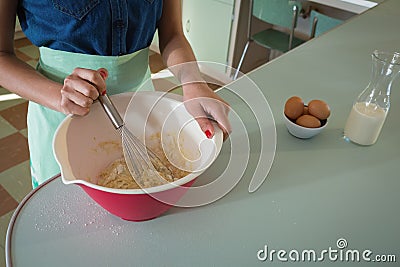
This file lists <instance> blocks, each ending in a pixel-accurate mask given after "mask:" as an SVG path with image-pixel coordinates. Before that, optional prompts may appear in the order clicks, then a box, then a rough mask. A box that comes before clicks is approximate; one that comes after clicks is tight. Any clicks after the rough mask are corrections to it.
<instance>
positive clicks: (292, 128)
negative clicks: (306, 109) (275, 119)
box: [283, 113, 328, 139]
mask: <svg viewBox="0 0 400 267" xmlns="http://www.w3.org/2000/svg"><path fill="white" fill-rule="evenodd" d="M283 118H284V121H285V125H286V127H287V129H288V131H289V133H290V134H291V135H293V136H295V137H297V138H301V139H308V138H311V137H313V136H316V135H317V134H319V133H320V132H322V130H323V129H324V128H325V127H326V125H327V124H328V120H323V121H321V127H318V128H307V127H303V126H300V125H298V124H296V123H294V122H293V121H291V120H290V119H289V118H288V117H286V115H285V113H283Z"/></svg>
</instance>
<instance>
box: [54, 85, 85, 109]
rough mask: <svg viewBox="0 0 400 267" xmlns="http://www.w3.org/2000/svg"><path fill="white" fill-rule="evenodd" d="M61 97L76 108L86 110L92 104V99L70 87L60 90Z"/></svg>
mask: <svg viewBox="0 0 400 267" xmlns="http://www.w3.org/2000/svg"><path fill="white" fill-rule="evenodd" d="M61 95H62V97H63V98H65V99H68V100H70V101H71V102H73V103H75V104H76V105H78V106H81V107H85V108H88V107H90V106H91V105H92V104H93V99H92V98H90V97H87V96H85V95H83V94H81V93H80V92H79V91H75V90H74V89H71V88H70V87H64V88H62V89H61Z"/></svg>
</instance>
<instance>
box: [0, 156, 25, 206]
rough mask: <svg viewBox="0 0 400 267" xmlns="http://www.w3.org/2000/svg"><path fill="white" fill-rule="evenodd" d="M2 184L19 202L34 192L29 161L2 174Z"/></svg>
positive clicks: (0, 175)
mask: <svg viewBox="0 0 400 267" xmlns="http://www.w3.org/2000/svg"><path fill="white" fill-rule="evenodd" d="M0 184H1V185H2V186H3V187H4V188H5V189H6V190H7V191H8V193H10V195H11V196H12V197H13V198H14V199H15V200H16V201H18V202H21V201H22V199H23V198H24V197H25V196H26V195H27V194H28V193H29V192H30V191H31V190H32V180H31V173H30V169H29V160H27V161H24V162H22V163H20V164H18V165H16V166H14V167H11V168H10V169H7V170H5V171H3V172H1V173H0Z"/></svg>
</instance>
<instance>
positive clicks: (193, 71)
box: [161, 34, 203, 84]
mask: <svg viewBox="0 0 400 267" xmlns="http://www.w3.org/2000/svg"><path fill="white" fill-rule="evenodd" d="M161 51H162V52H161V54H162V58H163V61H164V63H165V64H166V65H167V67H168V68H169V69H170V70H171V71H172V72H173V74H174V75H175V76H176V77H177V79H178V80H179V81H180V82H181V83H182V84H186V83H193V82H198V81H203V79H202V77H201V75H200V71H199V68H198V65H197V62H196V58H195V56H194V54H193V51H192V48H191V47H190V45H189V43H188V41H187V40H186V38H185V37H184V36H183V35H179V34H177V35H176V36H174V37H173V38H171V39H170V40H169V42H168V44H167V45H166V46H165V47H164V48H163V49H162V50H161Z"/></svg>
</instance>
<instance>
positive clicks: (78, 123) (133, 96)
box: [53, 92, 222, 193]
mask: <svg viewBox="0 0 400 267" xmlns="http://www.w3.org/2000/svg"><path fill="white" fill-rule="evenodd" d="M111 99H112V101H113V103H114V105H115V106H116V108H117V109H118V111H119V112H120V114H124V115H125V116H123V117H124V121H125V125H126V128H127V129H128V130H130V131H131V132H132V133H133V134H134V135H136V136H137V137H139V138H140V139H141V140H142V141H143V140H144V139H143V138H144V137H146V141H145V142H146V143H147V142H151V138H150V140H149V137H151V136H153V137H152V138H154V134H156V133H161V140H162V146H163V149H164V150H166V151H167V153H166V154H167V157H168V159H169V160H170V161H171V162H172V163H173V164H175V165H177V167H180V168H181V169H186V170H190V171H192V172H193V173H191V174H189V175H188V176H186V177H184V178H182V179H180V180H178V181H177V182H176V183H175V185H174V184H166V185H162V186H158V187H154V188H150V189H146V191H147V192H150V193H151V192H157V191H162V190H166V189H168V188H172V187H173V186H176V185H182V184H185V183H187V182H188V181H190V180H192V179H194V178H195V177H197V176H198V175H200V174H201V173H202V172H203V171H204V170H205V169H206V168H207V167H208V166H209V165H210V164H211V163H212V162H213V161H214V160H215V158H216V157H217V155H218V153H219V152H220V149H221V146H222V131H221V130H219V128H218V127H217V126H215V128H216V133H215V136H214V137H213V138H212V139H207V138H206V137H205V134H204V133H202V131H201V130H200V127H199V126H198V124H197V122H196V121H195V120H194V119H193V117H192V116H191V115H190V114H189V113H188V112H187V111H186V109H185V108H184V105H183V103H182V102H180V101H177V100H174V99H172V98H169V97H168V96H165V95H164V94H163V93H160V92H137V93H124V94H119V95H114V96H111ZM171 144H174V146H173V147H172V146H171ZM53 146H54V153H55V157H56V160H57V161H58V163H59V165H60V167H61V174H62V180H63V182H64V183H66V184H70V183H81V184H85V185H87V186H90V187H93V188H97V189H100V190H103V191H108V192H116V193H143V190H141V189H113V188H105V187H102V186H98V185H96V182H97V177H98V175H99V173H100V172H101V171H102V170H103V169H104V168H106V167H107V166H108V165H109V164H110V163H111V162H112V161H114V160H116V159H118V158H120V157H122V156H123V153H122V150H121V137H120V135H119V133H118V132H117V131H116V130H115V129H114V127H113V126H112V124H111V122H110V120H109V118H108V117H107V116H106V114H105V112H104V110H103V108H102V107H101V105H100V104H99V103H95V104H94V105H93V107H92V108H91V111H90V113H89V114H88V115H87V116H84V117H78V116H68V117H67V118H66V119H65V120H64V121H63V122H62V123H61V124H60V126H59V128H58V129H57V131H56V134H55V138H54V143H53ZM171 148H173V149H179V151H182V152H183V153H174V155H175V157H169V156H168V150H170V149H171ZM176 155H180V156H179V157H176ZM182 162H184V166H183V165H182Z"/></svg>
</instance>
